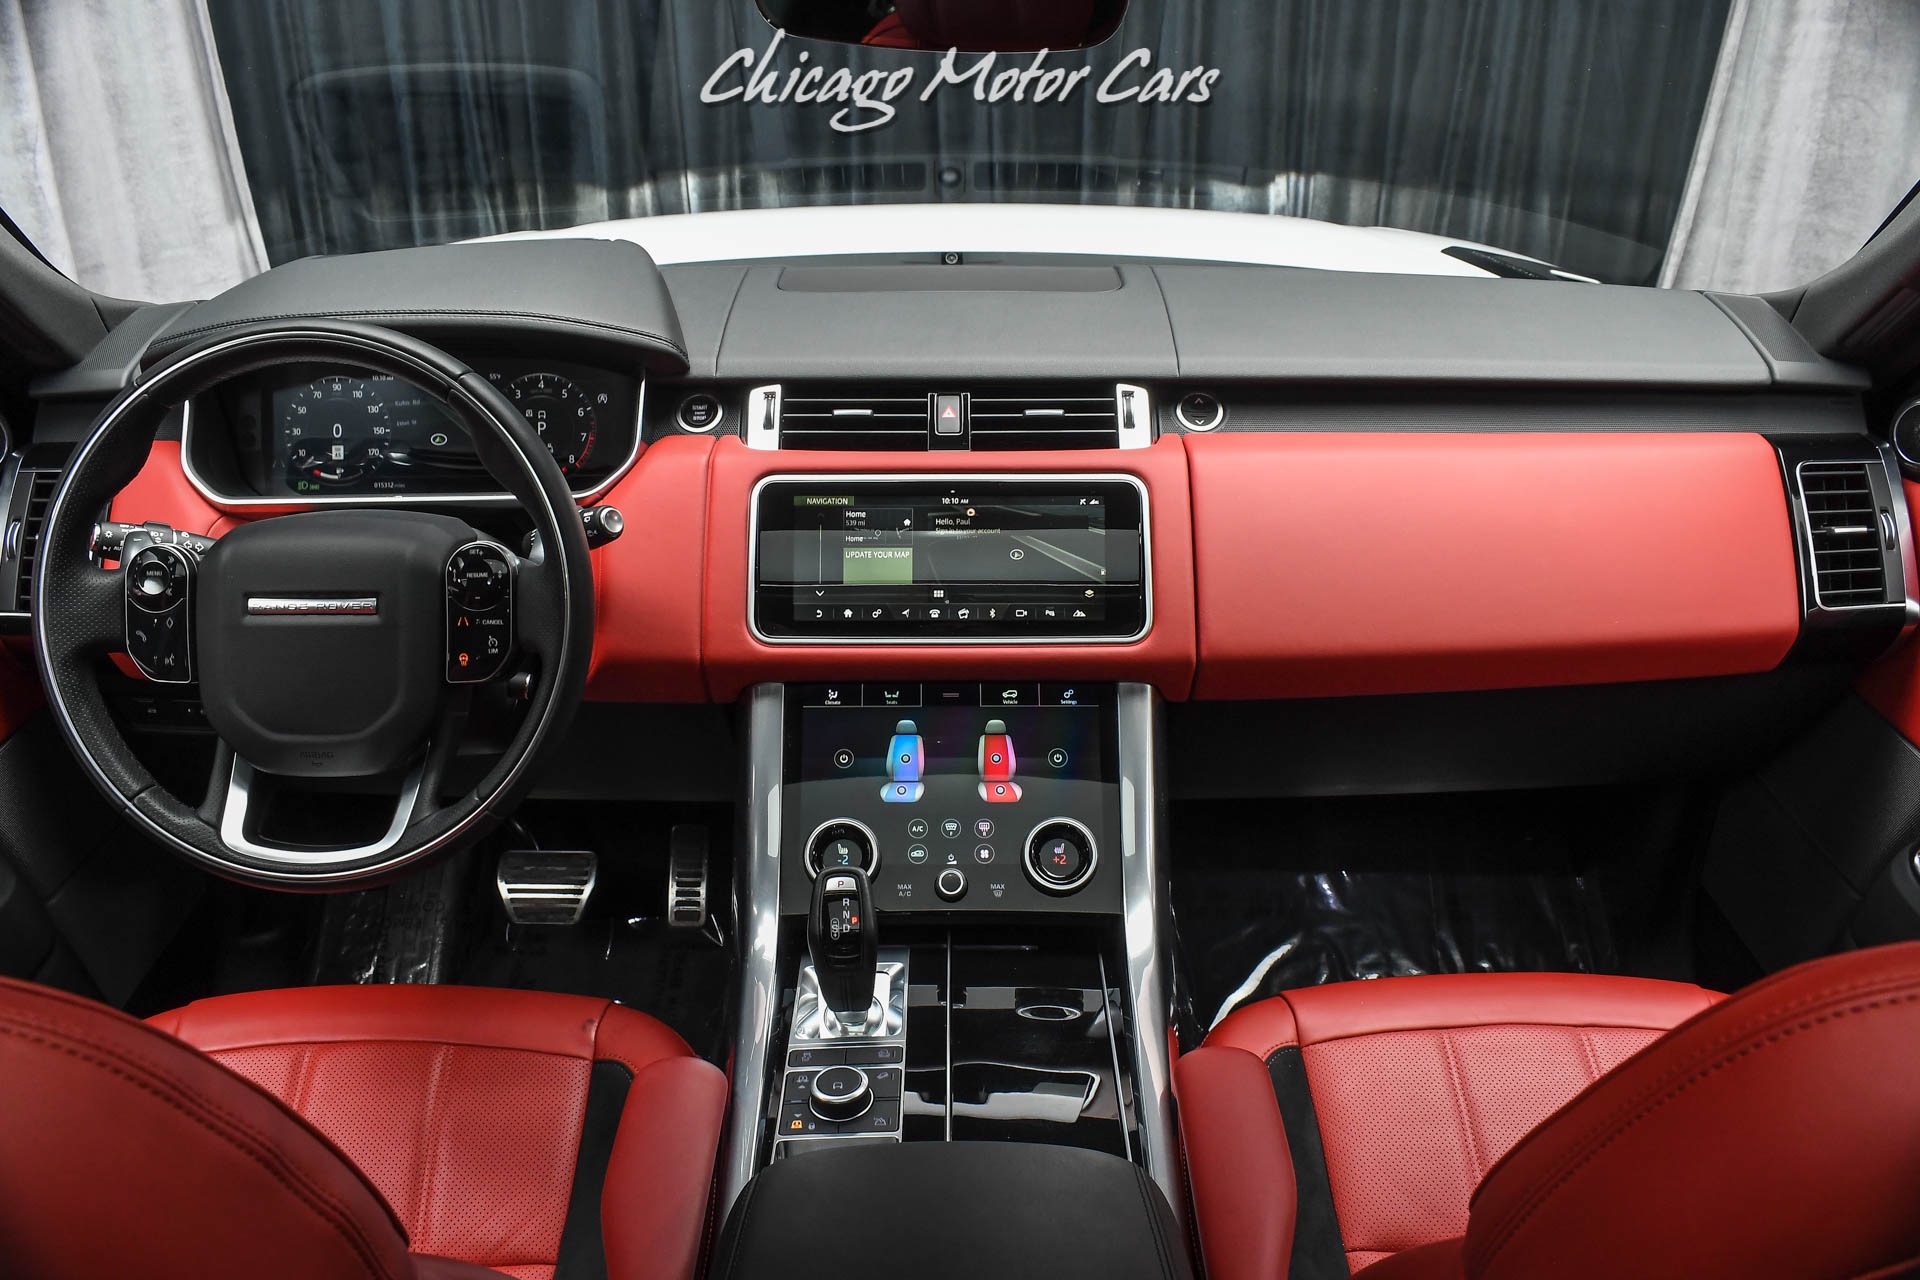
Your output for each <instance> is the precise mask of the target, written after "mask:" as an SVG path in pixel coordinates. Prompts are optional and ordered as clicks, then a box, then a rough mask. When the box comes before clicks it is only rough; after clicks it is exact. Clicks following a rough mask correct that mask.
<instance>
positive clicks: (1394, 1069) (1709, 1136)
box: [1176, 944, 1920, 1280]
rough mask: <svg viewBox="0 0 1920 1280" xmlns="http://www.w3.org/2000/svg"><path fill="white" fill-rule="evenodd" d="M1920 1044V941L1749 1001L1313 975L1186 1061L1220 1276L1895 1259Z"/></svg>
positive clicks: (1200, 1202) (1845, 1264) (1800, 1272)
mask: <svg viewBox="0 0 1920 1280" xmlns="http://www.w3.org/2000/svg"><path fill="white" fill-rule="evenodd" d="M1676 1026H1677V1028H1678V1029H1677V1030H1674V1031H1671V1032H1669V1033H1666V1034H1663V1031H1665V1029H1666V1028H1669V1027H1676ZM1916 1050H1920V944H1916V945H1906V946H1901V947H1888V948H1879V949H1876V950H1873V951H1866V952H1858V953H1854V954H1851V955H1846V956H1839V957H1833V958H1830V959H1827V960H1823V961H1817V962H1815V963H1813V964H1810V965H1804V966H1801V967H1800V968H1799V969H1796V970H1792V971H1789V972H1787V973H1784V974H1781V975H1778V976H1776V977H1775V978H1772V979H1770V980H1768V981H1766V982H1763V983H1759V984H1756V985H1755V986H1753V987H1750V988H1748V989H1747V990H1745V991H1743V992H1741V993H1739V994H1738V995H1736V996H1734V997H1732V998H1731V999H1726V1000H1724V1001H1722V999H1721V997H1718V996H1715V995H1713V994H1712V993H1709V992H1706V991H1703V990H1701V989H1699V988H1697V987H1691V986H1685V985H1681V984H1674V983H1659V982H1644V981H1637V980H1631V979H1620V978H1597V977H1577V976H1549V975H1491V974H1472V975H1460V976H1449V977H1432V978H1401V979H1387V980H1382V981H1376V982H1356V983H1340V984H1335V985H1331V986H1327V987H1321V988H1315V989H1312V990H1308V991H1296V992H1288V993H1287V994H1285V995H1284V996H1282V997H1280V998H1278V999H1274V1000H1268V1001H1264V1002H1262V1003H1260V1004H1258V1005H1255V1006H1252V1007H1250V1008H1248V1009H1245V1010H1242V1011H1239V1012H1237V1013H1235V1014H1234V1015H1233V1016H1231V1017H1229V1018H1228V1019H1227V1020H1225V1021H1223V1022H1222V1023H1221V1024H1220V1026H1219V1027H1217V1028H1216V1029H1215V1031H1214V1033H1213V1034H1212V1035H1210V1036H1209V1037H1208V1040H1207V1044H1206V1046H1205V1047H1203V1048H1202V1049H1200V1050H1199V1051H1197V1052H1195V1053H1192V1054H1188V1055H1187V1056H1185V1057H1184V1058H1182V1059H1181V1060H1180V1062H1179V1064H1178V1067H1177V1070H1176V1083H1177V1092H1178V1097H1179V1106H1180V1117H1181V1128H1182V1134H1183V1138H1184V1141H1185V1145H1186V1153H1187V1159H1188V1171H1189V1176H1190V1180H1191V1190H1192V1195H1193V1201H1194V1208H1195V1217H1196V1221H1197V1226H1198V1230H1199V1236H1200V1241H1201V1246H1202V1250H1203V1252H1204V1254H1205V1257H1206V1264H1207V1272H1208V1275H1209V1277H1210V1278H1211V1280H1252V1278H1253V1277H1260V1278H1261V1280H1278V1278H1279V1277H1286V1276H1292V1277H1294V1278H1295V1280H1306V1278H1308V1277H1322V1276H1329V1275H1345V1274H1348V1272H1349V1270H1352V1271H1358V1270H1360V1269H1362V1268H1363V1267H1369V1266H1370V1264H1375V1263H1378V1264H1379V1265H1378V1267H1377V1268H1376V1269H1371V1270H1369V1271H1368V1275H1369V1276H1370V1277H1378V1280H1394V1278H1396V1277H1398V1278H1405V1280H1424V1278H1426V1277H1449V1278H1454V1277H1472V1278H1473V1280H1483V1278H1485V1280H1492V1278H1494V1277H1500V1278H1504V1277H1522V1276H1549V1275H1550V1276H1555V1277H1568V1276H1589V1275H1591V1276H1622V1275H1633V1276H1640V1277H1650V1276H1669V1275H1670V1276H1689V1277H1697V1276H1710V1275H1727V1276H1733V1275H1769V1276H1807V1277H1815V1276H1819V1277H1826V1276H1836V1277H1838V1276H1857V1275H1865V1274H1867V1273H1869V1272H1873V1273H1875V1274H1878V1272H1877V1270H1876V1269H1877V1268H1881V1267H1892V1266H1895V1265H1897V1264H1902V1263H1907V1262H1910V1261H1912V1260H1913V1259H1914V1258H1915V1257H1916V1255H1920V1213H1915V1212H1913V1210H1912V1204H1913V1188H1914V1187H1915V1186H1920V1181H1917V1180H1920V1067H1916V1065H1915V1064H1916V1061H1920V1059H1916ZM1887 1274H1893V1272H1892V1271H1889V1272H1887Z"/></svg>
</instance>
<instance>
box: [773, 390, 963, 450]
mask: <svg viewBox="0 0 1920 1280" xmlns="http://www.w3.org/2000/svg"><path fill="white" fill-rule="evenodd" d="M931 404H932V401H931V399H930V398H929V397H928V396H926V395H924V394H922V395H898V396H876V395H854V394H838V393H825V394H806V393H804V392H803V391H801V390H799V389H796V390H793V391H790V392H788V393H787V394H786V395H784V396H783V397H782V398H781V407H780V447H781V448H783V449H924V448H926V447H927V421H928V418H927V414H928V409H929V406H930V405H931Z"/></svg>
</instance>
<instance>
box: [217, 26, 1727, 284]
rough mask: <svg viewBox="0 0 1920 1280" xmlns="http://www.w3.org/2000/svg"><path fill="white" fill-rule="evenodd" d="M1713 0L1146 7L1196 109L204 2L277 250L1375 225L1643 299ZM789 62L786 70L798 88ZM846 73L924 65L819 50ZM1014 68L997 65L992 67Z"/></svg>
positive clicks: (1709, 50)
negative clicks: (885, 105) (763, 75)
mask: <svg viewBox="0 0 1920 1280" xmlns="http://www.w3.org/2000/svg"><path fill="white" fill-rule="evenodd" d="M1726 13H1727V0H1554V2H1553V3H1551V4H1544V5H1543V4H1541V3H1539V2H1538V0H1427V2H1425V3H1405V2H1403V0H1280V2H1278V3H1276V2H1275V0H1206V2H1204V3H1197V2H1195V0H1133V3H1132V5H1131V7H1130V9H1129V12H1128V15H1127V17H1126V19H1125V20H1124V22H1123V23H1122V25H1121V28H1120V30H1119V31H1118V33H1117V34H1116V35H1115V37H1114V38H1113V39H1112V40H1111V41H1109V42H1107V43H1106V44H1105V45H1103V46H1101V47H1100V48H1097V49H1094V50H1092V51H1089V52H1087V53H1083V54H1066V55H1062V54H1055V55H1053V57H1052V59H1051V62H1052V64H1054V65H1064V66H1073V65H1088V66H1091V67H1093V68H1095V72H1094V75H1095V80H1096V81H1097V80H1098V78H1099V77H1101V76H1103V75H1104V74H1105V73H1106V71H1107V70H1108V69H1109V68H1111V67H1112V66H1113V65H1114V64H1115V63H1116V62H1117V61H1119V59H1120V58H1121V57H1122V55H1123V54H1124V53H1126V52H1127V51H1130V50H1132V49H1135V48H1147V49H1149V50H1151V51H1152V53H1153V57H1154V65H1155V66H1156V67H1162V66H1166V67H1173V68H1175V69H1177V70H1185V69H1186V68H1188V67H1191V66H1195V65H1206V66H1211V67H1217V68H1219V69H1220V71H1221V77H1220V80H1219V83H1218V84H1217V85H1216V86H1215V88H1214V94H1213V101H1212V102H1210V103H1208V104H1206V105H1202V106H1155V107H1146V108H1142V107H1128V106H1102V105H1099V104H1097V103H1096V102H1095V101H1094V99H1093V95H1092V93H1091V92H1089V91H1086V90H1083V91H1082V92H1081V93H1080V94H1078V95H1077V96H1076V97H1075V99H1074V100H1072V101H1070V102H1069V103H1067V104H1064V105H1046V106H1033V105H1022V106H1007V105H1000V106H990V105H985V104H979V103H975V102H974V101H973V100H972V99H971V97H970V96H969V95H967V94H966V93H965V92H963V91H956V90H951V89H949V90H947V91H946V92H944V93H942V94H941V95H940V96H939V97H937V98H936V99H935V100H934V101H933V102H931V103H928V104H924V105H923V104H921V103H919V102H918V101H917V98H912V97H910V98H909V99H905V100H902V101H901V102H900V103H899V104H898V106H899V110H900V114H899V117H898V119H897V120H896V121H895V122H894V123H892V124H891V125H889V126H888V127H886V128H883V129H877V130H874V131H872V132H869V133H861V134H853V135H848V134H843V133H837V132H835V131H833V130H832V129H831V128H830V127H829V126H828V123H827V121H828V116H829V114H830V113H829V112H828V111H823V110H819V109H816V108H806V107H797V106H791V105H789V106H782V107H777V108H769V107H765V106H748V105H743V104H742V103H740V102H738V101H735V102H732V103H728V104H723V105H718V106H709V105H704V104H702V103H701V102H700V101H699V99H698V91H699V87H700V85H701V84H702V83H703V82H704V81H705V80H706V78H707V77H708V75H709V74H710V73H711V72H712V71H713V69H714V68H715V67H716V66H718V65H719V63H720V62H721V61H722V60H723V59H724V58H725V57H726V56H727V55H728V54H729V53H731V52H733V51H734V50H736V49H739V48H742V47H752V48H754V49H756V50H761V49H764V48H765V46H766V44H767V41H768V38H769V36H770V34H771V33H770V30H769V28H768V27H767V26H766V24H765V23H764V22H763V21H762V20H761V19H760V18H759V16H758V14H757V12H756V11H755V9H754V7H753V5H752V4H751V3H750V2H749V0H724V2H722V0H586V2H584V3H580V4H566V5H557V4H534V3H525V4H523V3H517V2H515V0H324V2H323V0H211V14H212V18H213V23H214V29H215V32H216V35H217V37H218V44H219V49H220V56H221V62H222V65H223V67H224V69H225V73H226V78H227V84H228V88H229V92H230V95H231V97H232V100H233V102H234V104H235V115H236V120H237V124H238V129H239V137H240V143H241V148H242V151H243V153H244V154H245V156H246V162H247V169H248V172H249V174H250V176H251V178H252V183H253V189H254V194H255V199H256V202H257V204H258V207H259V211H260V220H261V224H262V227H263V230H264V234H265V237H266V243H267V247H268V250H269V252H270V253H271V255H272V256H273V258H274V259H275V260H276V261H277V260H283V259H286V258H290V257H295V256H299V255H301V254H305V253H314V252H342V251H348V250H355V249H366V248H376V247H385V246H390V245H400V244H412V243H417V242H420V241H428V240H444V239H448V238H450V237H453V236H458V235H480V234H486V233H490V232H497V231H511V230H524V229H530V228H537V227H549V226H565V225H569V224H572V223H575V222H579V221H582V220H584V219H587V218H599V217H625V216H634V215H642V214H654V213H677V212H687V211H695V210H703V209H720V208H742V207H755V206H763V205H771V204H788V203H820V202H834V201H845V200H848V199H861V200H869V201H920V200H1013V201H1032V200H1048V201H1074V202H1080V201H1085V202H1095V203H1134V202H1138V203H1152V204H1170V205H1180V206H1188V207H1196V208H1208V209H1230V210H1245V211H1249V212H1256V213H1281V214H1294V215H1299V216H1305V217H1314V218H1326V219H1331V220H1334V221H1340V222H1350V223H1357V224H1363V225H1373V224H1379V223H1384V224H1389V225H1393V226H1400V227H1408V228H1412V229H1415V230H1422V231H1432V232H1436V233H1439V234H1443V235H1447V236H1453V237H1459V238H1462V239H1471V240H1479V241H1484V242H1488V243H1491V244H1495V245H1499V246H1503V247H1506V248H1510V249H1515V250H1518V251H1520V252H1523V253H1528V254H1533V255H1535V256H1539V257H1543V258H1546V259H1549V260H1551V261H1555V262H1559V263H1561V264H1563V265H1565V266H1567V267H1570V268H1572V269H1573V270H1576V271H1581V272H1584V273H1587V274H1592V275H1597V276H1600V277H1602V278H1605V279H1610V280H1623V281H1632V282H1637V283H1651V282H1652V281H1653V280H1654V279H1655V277H1656V275H1657V273H1658V271H1659V267H1660V261H1661V257H1662V255H1663V253H1664V251H1665V248H1666V245H1667V241H1668V238H1669V236H1670V234H1671V231H1672V228H1673V224H1674V218H1675V214H1676V212H1677V211H1678V209H1679V205H1680V199H1681V194H1682V191H1683V189H1684V187H1685V183H1686V177H1687V171H1688V163H1689V160H1690V157H1691V156H1692V153H1693V147H1694V139H1695V135H1696V133H1697V130H1698V126H1699V121H1700V118H1701V112H1702V109H1703V107H1704V105H1705V103H1706V101H1707V97H1708V90H1709V87H1710V85H1711V83H1712V77H1713V71H1714V66H1715V62H1716V57H1717V55H1718V52H1719V48H1720V38H1721V33H1722V30H1723V27H1724V25H1725V19H1726ZM802 47H803V46H802V45H800V44H799V43H797V42H789V43H788V45H787V46H786V47H785V48H784V50H783V51H782V57H781V62H780V66H781V68H782V70H783V71H784V70H785V69H787V68H790V67H792V66H794V65H796V61H795V60H796V58H797V55H798V52H799V50H800V49H801V48H802ZM809 51H810V52H811V54H812V55H813V57H814V58H816V59H819V60H823V61H825V62H826V63H827V64H828V65H829V66H839V65H842V64H846V65H850V66H852V67H853V68H854V69H856V70H864V69H868V68H882V69H892V68H896V67H901V66H907V65H917V66H920V67H922V68H923V70H922V73H921V83H924V82H925V78H926V76H927V75H928V74H929V72H928V71H927V70H926V68H928V67H929V66H930V65H931V64H930V59H929V58H928V56H927V55H914V54H907V53H899V52H890V51H882V50H862V49H857V48H848V47H834V46H820V45H813V46H811V47H810V50H809ZM1002 65H1006V62H1004V61H1003V63H1002Z"/></svg>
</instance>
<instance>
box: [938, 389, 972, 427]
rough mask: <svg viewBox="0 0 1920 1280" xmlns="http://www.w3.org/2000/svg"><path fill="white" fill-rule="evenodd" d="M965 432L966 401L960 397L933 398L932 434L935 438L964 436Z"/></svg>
mask: <svg viewBox="0 0 1920 1280" xmlns="http://www.w3.org/2000/svg"><path fill="white" fill-rule="evenodd" d="M966 430H967V410H966V401H965V398H964V397H962V396H938V395H937V396H935V397H934V398H933V434H935V435H937V436H957V435H964V434H965V433H966Z"/></svg>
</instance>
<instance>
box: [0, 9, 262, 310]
mask: <svg viewBox="0 0 1920 1280" xmlns="http://www.w3.org/2000/svg"><path fill="white" fill-rule="evenodd" d="M0 104H4V109H5V112H6V119H5V123H4V124H0V130H4V133H0V205H4V206H5V208H6V210H7V213H8V214H9V215H10V216H11V217H12V218H13V220H14V223H15V224H16V225H17V226H19V228H20V229H21V230H22V231H23V232H25V233H26V235H27V237H28V238H29V239H30V240H32V241H33V243H34V245H35V247H37V248H38V249H39V250H40V252H41V253H43V254H45V255H46V257H47V259H48V260H49V261H50V262H52V263H53V264H54V266H56V267H58V268H59V269H60V270H62V271H64V272H66V273H67V274H68V275H70V276H72V277H73V278H75V279H77V280H79V281H80V282H81V283H83V284H85V285H87V286H88V287H89V288H91V289H94V290H96V291H98V292H101V293H106V294H112V295H116V296H119V297H126V298H141V299H162V300H172V299H177V298H195V297H205V296H206V295H207V294H209V293H213V292H216V291H218V290H220V289H224V288H226V287H227V286H228V285H230V284H232V283H233V282H234V281H236V280H241V279H244V278H246V277H247V276H250V275H253V274H255V273H256V272H259V271H263V270H265V269H266V266H267V253H266V246H265V244H264V243H263V242H262V240H261V238H260V231H259V227H258V225H257V224H256V223H255V222H254V220H253V207H252V205H251V204H250V203H249V201H248V198H247V180H246V175H245V174H244V173H242V172H241V166H240V156H239V152H238V150H237V149H236V147H235V144H234V141H233V133H232V128H231V124H230V122H229V121H228V120H227V119H226V89H225V86H224V84H223V82H222V80H221V77H220V74H219V71H218V68H217V66H216V64H215V60H214V56H213V43H212V32H211V30H210V29H209V28H208V26H207V21H206V13H205V10H204V8H203V7H202V5H201V4H200V3H199V2H198V0H139V2H138V3H134V2H132V0H0Z"/></svg>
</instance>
